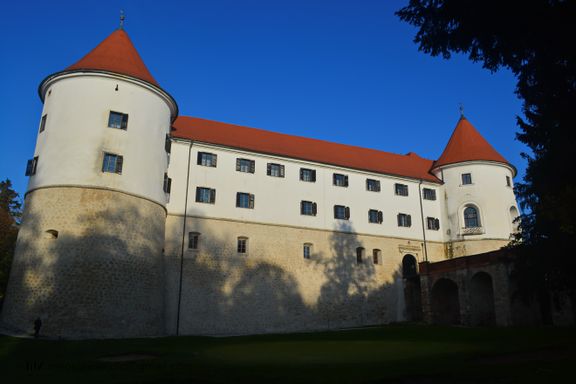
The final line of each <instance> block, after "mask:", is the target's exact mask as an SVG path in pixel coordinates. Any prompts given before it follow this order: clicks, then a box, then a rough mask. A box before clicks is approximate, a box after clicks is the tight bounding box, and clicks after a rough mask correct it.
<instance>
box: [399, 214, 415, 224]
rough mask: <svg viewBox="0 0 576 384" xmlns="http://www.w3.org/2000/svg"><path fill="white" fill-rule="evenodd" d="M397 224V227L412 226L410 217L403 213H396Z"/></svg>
mask: <svg viewBox="0 0 576 384" xmlns="http://www.w3.org/2000/svg"><path fill="white" fill-rule="evenodd" d="M398 226H399V227H411V226H412V217H411V216H410V215H407V214H405V213H399V214H398Z"/></svg>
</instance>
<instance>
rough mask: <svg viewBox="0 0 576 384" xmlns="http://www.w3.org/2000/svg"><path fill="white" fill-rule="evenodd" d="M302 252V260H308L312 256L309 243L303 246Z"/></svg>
mask: <svg viewBox="0 0 576 384" xmlns="http://www.w3.org/2000/svg"><path fill="white" fill-rule="evenodd" d="M302 251H303V252H302V253H303V256H304V258H305V259H310V257H311V256H312V244H309V243H306V244H304V247H303V248H302Z"/></svg>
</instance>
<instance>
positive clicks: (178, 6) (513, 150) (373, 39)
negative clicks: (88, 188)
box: [0, 0, 527, 194]
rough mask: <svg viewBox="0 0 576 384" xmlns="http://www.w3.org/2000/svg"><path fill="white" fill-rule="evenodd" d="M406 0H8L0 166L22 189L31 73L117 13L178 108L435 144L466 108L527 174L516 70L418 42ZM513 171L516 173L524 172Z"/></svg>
mask: <svg viewBox="0 0 576 384" xmlns="http://www.w3.org/2000/svg"><path fill="white" fill-rule="evenodd" d="M405 3H407V0H404V1H400V0H391V1H384V0H268V1H266V0H243V1H238V0H201V1H200V0H190V1H172V0H165V1H157V0H156V1H136V0H131V1H130V0H123V1H104V0H103V1H85V2H80V1H77V0H76V1H57V0H53V1H19V2H17V1H2V2H0V36H2V37H1V38H0V73H2V80H3V81H2V82H3V85H4V92H3V96H2V99H1V102H0V129H1V130H2V131H1V139H0V179H5V178H9V179H11V180H12V181H13V183H14V185H15V187H16V190H17V191H18V192H19V193H20V194H23V193H24V192H25V191H26V184H27V178H26V177H25V176H24V170H25V166H26V160H27V159H28V158H31V157H32V156H33V152H34V146H35V141H36V134H37V130H38V124H39V120H40V113H41V110H42V105H41V101H40V99H39V97H38V94H37V87H38V85H39V83H40V82H41V81H42V79H43V78H44V77H46V76H47V75H49V74H51V73H54V72H57V71H60V70H62V69H64V68H65V67H67V66H69V65H71V64H73V63H74V62H76V61H77V60H78V59H80V58H81V57H82V56H83V55H85V54H86V53H88V51H90V50H91V49H92V48H94V47H95V46H96V45H97V44H98V43H99V42H100V41H102V40H103V39H105V38H106V37H107V36H108V35H109V34H110V33H111V32H112V31H113V30H114V29H115V28H117V26H118V15H119V10H120V9H124V10H125V12H126V24H125V27H126V28H125V29H126V31H127V32H128V34H129V35H130V37H131V39H132V41H133V42H134V44H135V46H136V48H137V49H138V51H139V52H140V55H141V56H142V58H143V59H144V62H145V63H146V65H147V66H148V68H149V69H150V71H151V72H152V74H153V75H154V77H155V78H156V80H157V81H158V82H159V83H160V84H161V86H162V87H163V88H164V89H165V90H167V91H168V92H169V93H170V94H172V96H174V98H175V99H176V101H177V102H178V105H179V108H180V114H181V115H189V116H197V117H202V118H207V119H213V120H218V121H224V122H228V123H234V124H239V125H246V126H250V127H256V128H263V129H267V130H271V131H276V132H282V133H287V134H294V135H300V136H307V137H313V138H318V139H323V140H329V141H334V142H338V143H345V144H351V145H358V146H363V147H369V148H375V149H379V150H383V151H388V152H395V153H407V152H410V151H413V152H416V153H418V154H419V155H421V156H423V157H426V158H430V159H436V158H438V157H439V156H440V154H441V152H442V150H443V149H444V146H445V145H446V143H447V141H448V139H449V137H450V134H451V133H452V130H453V129H454V127H455V125H456V122H457V120H458V117H459V112H458V104H459V103H460V102H462V103H463V104H464V108H465V115H466V116H467V117H468V119H469V120H470V121H471V122H472V124H473V125H474V126H475V127H476V128H477V129H478V130H479V131H480V133H481V134H482V135H483V136H484V137H485V138H486V139H487V140H488V141H489V142H490V143H491V144H492V145H493V146H494V147H495V148H496V150H498V151H499V152H500V153H501V154H502V155H503V156H504V157H505V158H506V159H508V161H510V162H511V163H513V164H514V165H515V166H516V167H517V168H518V171H519V177H522V176H523V175H524V170H525V166H526V164H525V161H524V160H522V159H521V157H520V152H522V151H527V148H526V147H525V146H524V145H522V144H521V143H519V142H518V141H516V140H515V133H516V131H517V130H518V128H517V126H516V115H519V114H520V113H521V102H520V100H518V99H517V97H516V96H515V94H514V86H515V79H514V77H513V76H512V75H511V74H510V73H509V72H508V71H500V72H498V73H495V74H491V73H490V72H488V71H486V70H485V69H482V67H481V65H480V64H475V63H471V62H470V61H469V60H467V59H466V58H465V57H462V56H454V57H453V58H452V59H450V60H443V59H441V58H432V57H430V56H428V55H425V54H423V53H421V52H418V49H417V46H416V45H415V44H414V43H413V42H412V39H413V37H414V34H415V29H414V28H413V27H411V26H409V25H407V24H405V23H401V22H400V21H399V19H398V18H397V17H396V16H395V15H394V11H396V10H397V9H399V8H401V7H402V6H403V5H404V4H405ZM519 177H517V178H516V180H518V179H519Z"/></svg>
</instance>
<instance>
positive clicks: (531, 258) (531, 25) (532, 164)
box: [396, 0, 576, 308]
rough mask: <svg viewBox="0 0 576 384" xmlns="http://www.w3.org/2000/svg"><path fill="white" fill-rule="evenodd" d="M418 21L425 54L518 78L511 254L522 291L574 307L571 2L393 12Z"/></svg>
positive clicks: (450, 3)
mask: <svg viewBox="0 0 576 384" xmlns="http://www.w3.org/2000/svg"><path fill="white" fill-rule="evenodd" d="M396 14H397V15H398V16H399V17H400V19H401V20H403V21H406V22H408V23H410V24H412V25H414V26H416V27H417V28H418V32H417V33H416V36H415V38H414V42H415V43H417V44H418V45H419V49H420V50H421V51H423V52H425V53H428V54H431V55H432V56H438V55H441V56H443V57H444V58H446V59H448V58H450V56H451V54H453V53H461V54H466V55H468V58H469V59H470V60H472V61H474V62H480V63H482V65H483V67H484V68H486V69H488V70H490V71H497V70H499V69H501V68H506V69H509V70H511V71H512V73H513V74H514V75H515V76H516V79H517V85H516V94H517V95H518V96H519V97H520V99H521V100H522V101H523V115H524V116H523V117H517V121H518V125H519V128H520V131H519V132H518V133H517V139H518V140H519V141H521V142H522V143H524V144H526V145H527V146H528V148H529V149H530V152H529V153H523V154H522V156H523V157H524V158H525V159H526V160H527V162H528V166H527V169H526V175H525V177H524V181H523V182H522V183H518V184H517V186H516V193H517V195H518V197H519V199H520V203H521V206H522V207H523V208H524V211H525V213H524V214H523V215H522V219H521V220H522V221H521V229H522V232H521V241H519V242H518V244H517V247H516V253H517V254H518V255H519V257H518V258H517V259H518V261H517V265H516V267H517V268H516V270H517V272H518V273H517V276H518V282H519V284H520V288H521V292H523V293H525V294H527V295H534V294H539V295H540V296H541V294H542V292H562V293H567V294H568V295H569V296H570V297H571V298H572V304H573V308H576V300H575V299H576V279H574V278H573V273H574V272H573V271H574V268H575V267H576V258H575V257H574V256H573V242H574V240H575V239H576V236H575V235H576V204H575V202H576V177H575V176H576V167H575V166H574V164H575V161H574V150H575V149H576V124H575V123H576V121H575V118H574V116H575V112H574V110H573V109H574V106H575V105H576V60H575V58H576V49H575V48H574V45H573V44H572V42H571V38H569V36H572V32H573V31H572V30H573V23H574V20H575V17H576V2H574V1H568V0H564V1H562V0H534V1H520V0H514V1H507V2H502V1H495V0H482V1H480V0H476V1H462V0H410V2H409V4H408V5H407V6H405V7H404V8H402V9H400V10H399V11H398V12H397V13H396Z"/></svg>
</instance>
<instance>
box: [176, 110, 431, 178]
mask: <svg viewBox="0 0 576 384" xmlns="http://www.w3.org/2000/svg"><path fill="white" fill-rule="evenodd" d="M172 135H173V136H174V137H179V138H183V139H189V140H194V141H199V142H205V143H210V144H217V145H223V146H227V147H233V148H239V149H246V150H250V151H254V152H259V153H266V154H273V155H279V156H286V157H290V158H296V159H301V160H308V161H314V162H319V163H324V164H332V165H337V166H342V167H345V168H352V169H358V170H365V171H372V172H376V173H384V174H391V175H396V176H404V177H409V178H415V179H423V180H427V181H432V182H441V181H440V180H439V179H438V178H436V177H435V176H434V175H432V174H431V173H430V172H429V170H430V168H431V166H432V164H433V161H432V160H428V159H424V158H423V157H420V156H418V155H416V154H414V153H411V154H407V155H400V154H396V153H390V152H384V151H380V150H377V149H371V148H363V147H358V146H352V145H347V144H338V143H334V142H329V141H325V140H320V139H312V138H308V137H302V136H295V135H289V134H285V133H277V132H272V131H267V130H263V129H259V128H250V127H244V126H240V125H235V124H229V123H222V122H218V121H213V120H207V119H202V118H198V117H191V116H179V117H178V118H177V119H176V121H175V122H174V124H173V133H172Z"/></svg>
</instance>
